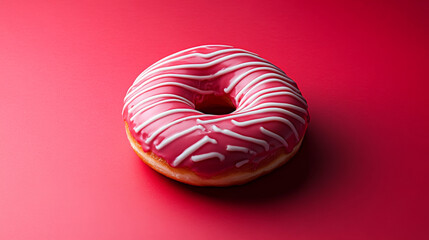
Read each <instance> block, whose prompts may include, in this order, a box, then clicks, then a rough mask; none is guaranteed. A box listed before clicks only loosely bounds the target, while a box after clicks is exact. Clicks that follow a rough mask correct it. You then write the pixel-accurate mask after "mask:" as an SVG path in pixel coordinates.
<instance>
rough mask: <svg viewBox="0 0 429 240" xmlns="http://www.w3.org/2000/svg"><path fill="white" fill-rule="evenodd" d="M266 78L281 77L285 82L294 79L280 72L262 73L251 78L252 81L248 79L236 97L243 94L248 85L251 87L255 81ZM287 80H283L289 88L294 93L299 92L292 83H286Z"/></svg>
mask: <svg viewBox="0 0 429 240" xmlns="http://www.w3.org/2000/svg"><path fill="white" fill-rule="evenodd" d="M266 78H280V79H283V80H285V81H287V82H290V83H294V81H292V79H290V78H288V77H285V76H282V75H280V74H277V73H266V74H263V75H261V76H259V77H257V78H255V79H253V80H252V81H250V82H249V83H248V84H247V85H246V86H245V87H244V88H242V89H241V90H240V91H239V92H238V93H237V96H236V97H237V98H240V97H241V94H243V92H244V91H246V90H247V89H248V88H249V87H251V86H252V85H253V84H255V83H257V82H259V81H261V80H263V79H266ZM287 82H285V84H287V85H288V86H289V87H290V88H292V89H293V90H294V91H295V92H296V93H299V92H300V91H299V90H298V89H297V88H296V87H295V86H293V85H292V84H288V83H287Z"/></svg>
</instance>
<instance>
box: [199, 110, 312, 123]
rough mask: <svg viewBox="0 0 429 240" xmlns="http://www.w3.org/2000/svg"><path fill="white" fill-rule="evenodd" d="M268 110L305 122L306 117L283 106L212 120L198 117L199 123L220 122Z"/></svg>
mask: <svg viewBox="0 0 429 240" xmlns="http://www.w3.org/2000/svg"><path fill="white" fill-rule="evenodd" d="M268 112H278V113H283V114H286V115H288V116H290V117H293V118H295V119H296V120H298V121H299V122H301V123H303V124H305V120H304V118H302V117H301V116H299V115H297V114H295V113H293V112H291V111H288V110H285V109H282V108H264V109H251V111H248V112H244V113H237V114H234V115H229V116H225V117H220V118H215V119H210V120H200V119H198V120H197V122H198V123H202V124H207V123H215V122H220V121H223V120H228V119H232V118H238V117H244V116H249V115H254V114H259V113H268ZM200 117H201V116H200Z"/></svg>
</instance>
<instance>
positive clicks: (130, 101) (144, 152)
mask: <svg viewBox="0 0 429 240" xmlns="http://www.w3.org/2000/svg"><path fill="white" fill-rule="evenodd" d="M122 115H123V119H124V122H125V129H126V133H127V137H128V140H129V141H130V143H131V146H132V148H133V149H134V151H135V152H136V153H137V155H138V156H139V157H140V158H141V159H142V160H143V161H144V162H145V163H146V164H147V165H149V166H150V167H151V168H153V169H154V170H156V171H157V172H159V173H161V174H163V175H165V176H167V177H169V178H172V179H175V180H177V181H180V182H183V183H187V184H190V185H196V186H230V185H240V184H244V183H247V182H249V181H251V180H253V179H255V178H257V177H259V176H262V175H264V174H266V173H268V172H271V171H272V170H273V169H275V168H277V167H279V166H281V165H282V164H284V163H286V162H287V161H288V160H289V159H290V158H291V157H292V156H293V155H294V154H295V153H296V152H297V151H298V149H299V147H300V145H301V143H302V139H303V138H304V134H305V131H306V129H307V126H308V122H309V114H308V105H307V101H306V100H305V99H304V97H303V96H302V94H301V92H300V90H299V89H298V86H297V84H296V83H295V82H294V81H293V80H292V79H290V78H289V77H288V76H286V74H285V73H284V72H283V71H282V70H281V69H279V68H278V67H276V66H275V65H273V64H272V63H270V62H268V61H267V60H265V59H263V58H261V57H259V56H258V55H257V54H255V53H252V52H249V51H246V50H242V49H239V48H234V47H231V46H225V45H204V46H198V47H194V48H189V49H186V50H183V51H180V52H177V53H175V54H172V55H170V56H168V57H165V58H163V59H161V60H159V61H158V62H156V63H154V64H153V65H151V66H150V67H149V68H147V69H146V70H145V71H143V72H142V73H141V74H140V75H139V76H138V77H137V79H136V80H135V81H134V83H133V84H132V85H131V87H130V88H129V89H128V92H127V94H126V96H125V98H124V107H123V110H122Z"/></svg>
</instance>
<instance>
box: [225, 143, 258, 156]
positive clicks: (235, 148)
mask: <svg viewBox="0 0 429 240" xmlns="http://www.w3.org/2000/svg"><path fill="white" fill-rule="evenodd" d="M226 150H227V151H230V152H243V153H250V154H256V152H255V151H252V150H250V149H249V148H247V147H242V146H234V145H226Z"/></svg>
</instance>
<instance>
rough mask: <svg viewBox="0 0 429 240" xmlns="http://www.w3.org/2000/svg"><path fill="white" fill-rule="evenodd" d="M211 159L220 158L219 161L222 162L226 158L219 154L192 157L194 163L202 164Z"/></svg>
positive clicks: (212, 153)
mask: <svg viewBox="0 0 429 240" xmlns="http://www.w3.org/2000/svg"><path fill="white" fill-rule="evenodd" d="M211 158H219V160H221V161H223V160H225V156H224V155H223V154H220V153H218V152H209V153H204V154H200V155H194V156H192V157H191V160H192V161H194V162H201V161H204V160H207V159H211Z"/></svg>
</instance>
